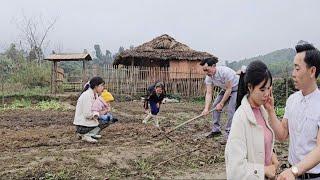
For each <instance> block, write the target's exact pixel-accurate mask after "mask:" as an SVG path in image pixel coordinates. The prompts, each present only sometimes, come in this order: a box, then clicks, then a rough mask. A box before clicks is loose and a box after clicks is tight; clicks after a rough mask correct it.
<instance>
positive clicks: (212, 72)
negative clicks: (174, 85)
mask: <svg viewBox="0 0 320 180" xmlns="http://www.w3.org/2000/svg"><path fill="white" fill-rule="evenodd" d="M217 62H218V58H208V59H204V60H202V61H201V63H200V65H201V66H202V68H203V71H205V72H206V73H207V75H206V78H205V83H206V97H205V107H204V110H203V111H202V114H203V115H207V114H208V113H209V107H210V104H211V101H212V87H213V86H218V87H220V88H221V89H222V90H221V92H220V93H219V94H218V96H217V97H216V98H215V100H214V102H213V105H212V106H213V108H215V111H213V115H212V122H213V125H212V131H211V133H210V134H209V135H208V136H207V137H208V138H211V137H214V136H217V135H221V127H220V115H221V110H222V108H223V107H224V106H225V105H226V104H227V103H228V107H227V112H228V115H227V116H228V120H227V125H226V137H228V134H229V131H230V129H231V123H232V118H233V114H234V112H235V109H236V99H237V90H238V83H239V76H238V75H237V74H236V72H235V71H234V70H232V69H230V68H228V67H226V66H216V63H217Z"/></svg>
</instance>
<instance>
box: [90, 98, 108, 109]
mask: <svg viewBox="0 0 320 180" xmlns="http://www.w3.org/2000/svg"><path fill="white" fill-rule="evenodd" d="M109 107H110V104H109V103H107V102H105V101H104V100H103V99H102V97H101V96H99V97H98V98H97V99H96V100H95V101H94V102H93V104H92V107H91V111H92V112H93V113H97V112H98V113H99V112H100V111H102V110H104V109H107V108H109Z"/></svg>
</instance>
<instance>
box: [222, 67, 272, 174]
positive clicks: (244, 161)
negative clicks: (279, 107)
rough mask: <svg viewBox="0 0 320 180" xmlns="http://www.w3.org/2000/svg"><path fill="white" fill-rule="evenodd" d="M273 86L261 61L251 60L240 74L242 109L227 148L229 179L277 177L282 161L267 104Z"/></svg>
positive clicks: (239, 109)
mask: <svg viewBox="0 0 320 180" xmlns="http://www.w3.org/2000/svg"><path fill="white" fill-rule="evenodd" d="M271 85H272V76H271V73H270V71H269V70H268V68H267V66H266V65H265V64H264V63H263V62H261V61H253V62H251V63H250V64H249V66H248V67H247V69H246V73H243V72H242V73H241V75H240V80H239V88H238V97H237V107H238V108H237V110H236V112H235V114H234V116H233V120H232V126H231V131H230V135H229V138H228V141H227V145H226V149H225V160H226V171H227V178H228V179H265V178H274V177H275V173H276V168H277V166H278V161H277V159H276V156H275V154H274V153H273V144H274V133H273V131H272V129H271V127H270V126H269V123H268V114H267V112H266V110H265V108H264V106H263V105H264V104H265V103H266V101H267V99H268V96H270V91H271ZM240 104H241V105H240Z"/></svg>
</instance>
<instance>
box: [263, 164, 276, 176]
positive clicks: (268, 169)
mask: <svg viewBox="0 0 320 180" xmlns="http://www.w3.org/2000/svg"><path fill="white" fill-rule="evenodd" d="M276 170H277V168H276V166H275V165H274V164H272V165H270V166H265V167H264V174H265V176H267V177H268V178H270V179H273V178H274V177H276Z"/></svg>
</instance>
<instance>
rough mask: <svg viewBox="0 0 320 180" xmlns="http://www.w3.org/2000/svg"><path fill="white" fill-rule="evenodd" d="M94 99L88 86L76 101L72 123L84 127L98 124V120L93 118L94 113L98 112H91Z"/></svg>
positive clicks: (92, 92)
mask: <svg viewBox="0 0 320 180" xmlns="http://www.w3.org/2000/svg"><path fill="white" fill-rule="evenodd" d="M96 96H98V95H96ZM95 99H96V98H95V94H94V91H93V90H92V89H91V88H89V89H88V90H86V91H85V92H83V93H82V94H81V95H80V97H79V99H78V101H77V106H76V112H75V115H74V121H73V124H74V125H80V126H86V127H95V126H98V125H99V122H98V120H97V119H94V118H93V116H95V115H98V116H99V113H97V112H95V113H93V112H92V111H91V107H92V104H93V102H94V101H95Z"/></svg>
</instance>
